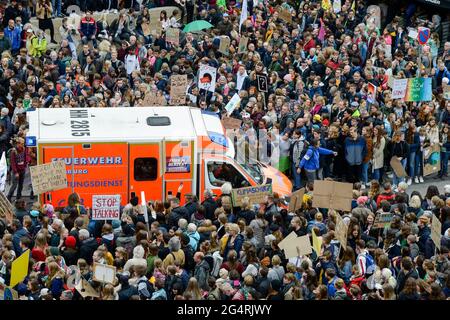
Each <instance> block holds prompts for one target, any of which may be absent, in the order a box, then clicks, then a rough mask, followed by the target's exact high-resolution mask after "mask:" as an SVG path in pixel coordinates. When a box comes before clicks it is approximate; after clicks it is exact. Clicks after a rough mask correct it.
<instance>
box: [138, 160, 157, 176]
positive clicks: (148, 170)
mask: <svg viewBox="0 0 450 320" xmlns="http://www.w3.org/2000/svg"><path fill="white" fill-rule="evenodd" d="M157 178H158V160H157V159H156V158H136V159H134V180H136V181H153V180H156V179H157Z"/></svg>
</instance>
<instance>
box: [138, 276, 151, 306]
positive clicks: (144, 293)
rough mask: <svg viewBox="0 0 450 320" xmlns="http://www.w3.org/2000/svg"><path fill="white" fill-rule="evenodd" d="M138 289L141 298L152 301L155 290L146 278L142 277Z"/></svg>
mask: <svg viewBox="0 0 450 320" xmlns="http://www.w3.org/2000/svg"><path fill="white" fill-rule="evenodd" d="M141 284H144V285H141ZM137 289H138V293H139V297H141V299H143V300H148V299H150V298H151V296H152V294H153V292H154V291H155V289H154V288H153V285H152V284H151V283H150V281H148V279H147V278H145V277H142V278H141V279H140V280H139V281H138V283H137Z"/></svg>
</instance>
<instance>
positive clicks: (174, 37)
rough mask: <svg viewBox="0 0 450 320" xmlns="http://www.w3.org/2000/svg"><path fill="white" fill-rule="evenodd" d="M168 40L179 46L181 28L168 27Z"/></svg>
mask: <svg viewBox="0 0 450 320" xmlns="http://www.w3.org/2000/svg"><path fill="white" fill-rule="evenodd" d="M166 41H167V42H171V43H173V44H174V45H175V46H178V45H179V44H180V29H177V28H168V29H167V30H166Z"/></svg>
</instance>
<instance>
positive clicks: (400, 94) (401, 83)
mask: <svg viewBox="0 0 450 320" xmlns="http://www.w3.org/2000/svg"><path fill="white" fill-rule="evenodd" d="M407 87H408V79H394V81H393V87H392V99H403V98H405V95H406V89H407Z"/></svg>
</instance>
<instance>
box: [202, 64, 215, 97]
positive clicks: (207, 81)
mask: <svg viewBox="0 0 450 320" xmlns="http://www.w3.org/2000/svg"><path fill="white" fill-rule="evenodd" d="M216 77H217V69H216V68H214V67H211V66H209V65H206V64H202V65H200V69H199V71H198V88H199V89H203V90H207V91H210V92H214V91H215V90H216Z"/></svg>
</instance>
